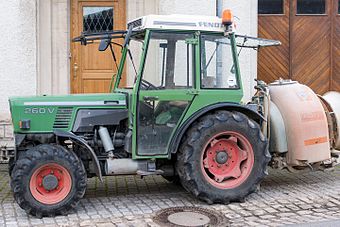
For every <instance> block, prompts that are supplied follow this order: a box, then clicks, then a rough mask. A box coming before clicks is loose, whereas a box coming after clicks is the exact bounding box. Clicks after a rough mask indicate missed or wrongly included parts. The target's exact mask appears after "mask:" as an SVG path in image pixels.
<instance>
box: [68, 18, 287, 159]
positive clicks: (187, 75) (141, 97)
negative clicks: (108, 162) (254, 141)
mask: <svg viewBox="0 0 340 227" xmlns="http://www.w3.org/2000/svg"><path fill="white" fill-rule="evenodd" d="M222 21H223V23H222ZM127 27H128V30H127V31H113V32H107V33H105V34H82V36H80V37H77V38H76V39H74V41H78V42H81V43H82V44H83V45H86V44H88V43H89V42H91V41H93V40H97V39H100V40H101V45H100V46H99V50H100V51H105V50H106V49H107V48H108V47H110V50H111V52H112V56H113V60H114V61H115V63H116V66H117V71H118V73H117V75H114V77H113V79H114V81H112V83H111V84H112V87H111V88H110V90H111V91H112V92H114V93H124V94H126V95H127V99H128V100H129V101H128V104H129V105H130V106H129V108H128V109H129V112H130V114H129V118H130V119H129V124H130V125H129V129H130V132H129V133H128V134H127V135H128V136H129V137H128V138H129V140H128V141H129V143H128V146H127V149H128V150H129V151H130V152H131V153H132V154H134V157H136V158H138V157H154V156H158V157H169V155H170V152H169V150H171V139H172V138H174V136H176V131H177V133H178V132H179V131H180V130H179V128H180V126H181V123H183V122H184V121H185V120H188V118H189V116H191V115H192V114H193V113H195V112H197V111H198V110H199V109H200V108H201V106H209V105H213V104H216V103H223V102H225V98H226V97H228V99H229V100H230V102H232V103H235V104H237V103H239V102H240V100H241V99H242V97H243V90H242V80H241V75H240V68H239V62H238V56H239V54H240V52H239V51H238V50H237V48H238V47H241V48H258V47H259V46H265V45H279V44H280V42H278V41H271V40H263V39H258V38H251V37H246V36H239V35H236V34H235V26H234V23H233V21H232V17H231V15H227V16H226V18H225V19H223V20H222V19H221V18H218V17H209V16H189V15H166V16H165V15H149V16H144V17H141V18H137V19H135V20H133V21H131V22H129V23H128V25H127ZM116 39H124V41H123V45H121V44H119V43H122V42H119V41H116ZM112 45H118V46H120V47H121V50H122V51H121V55H122V57H121V61H120V63H119V64H118V63H117V62H116V59H117V57H116V55H117V53H114V52H113V50H114V48H112Z"/></svg>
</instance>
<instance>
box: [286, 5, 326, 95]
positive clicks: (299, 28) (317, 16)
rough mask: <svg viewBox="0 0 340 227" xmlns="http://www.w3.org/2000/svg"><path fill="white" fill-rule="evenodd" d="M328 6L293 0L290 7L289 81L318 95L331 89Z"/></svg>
mask: <svg viewBox="0 0 340 227" xmlns="http://www.w3.org/2000/svg"><path fill="white" fill-rule="evenodd" d="M330 3H331V1H330V0H294V1H292V5H291V17H290V20H291V22H290V23H291V25H290V29H291V37H290V39H291V40H290V45H291V63H290V64H291V78H292V79H293V80H297V81H299V82H301V83H303V84H306V85H308V86H310V87H311V88H312V89H313V90H314V91H316V92H317V93H319V94H324V93H325V92H327V91H328V90H329V89H330V78H331V45H330V44H331V15H330V11H331V4H330Z"/></svg>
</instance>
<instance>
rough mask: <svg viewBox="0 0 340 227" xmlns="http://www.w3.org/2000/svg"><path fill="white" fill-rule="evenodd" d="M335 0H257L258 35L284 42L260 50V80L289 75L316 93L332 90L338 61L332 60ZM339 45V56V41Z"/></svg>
mask: <svg viewBox="0 0 340 227" xmlns="http://www.w3.org/2000/svg"><path fill="white" fill-rule="evenodd" d="M336 2H338V1H337V0H259V36H260V37H264V38H269V39H278V40H280V41H281V42H282V44H283V45H282V46H281V47H273V48H268V49H265V48H264V49H262V50H260V51H259V55H258V62H259V63H258V77H259V79H261V80H264V81H266V82H272V81H273V80H277V79H279V78H290V79H292V80H297V81H299V82H300V83H303V84H306V85H308V86H310V87H311V88H312V89H313V90H314V91H315V92H317V93H319V94H323V93H325V92H327V91H329V90H332V89H334V85H333V84H336V80H335V74H334V73H335V72H334V70H335V65H336V64H337V62H338V61H339V60H340V59H339V58H338V60H337V61H334V48H333V43H334V42H336V37H335V36H334V35H335V33H334V29H335V28H336V27H335V23H334V18H335V16H334V14H335V12H337V10H338V9H337V8H336V7H337V5H338V4H336ZM278 8H279V10H277V9H278ZM339 30H340V26H339ZM339 36H340V35H339ZM338 46H339V57H340V43H339V45H338ZM339 71H340V64H339Z"/></svg>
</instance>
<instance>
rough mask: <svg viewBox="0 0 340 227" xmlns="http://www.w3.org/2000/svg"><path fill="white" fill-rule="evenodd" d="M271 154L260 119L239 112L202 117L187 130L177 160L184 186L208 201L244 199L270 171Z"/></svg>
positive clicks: (219, 112)
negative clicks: (257, 120) (256, 121)
mask: <svg viewBox="0 0 340 227" xmlns="http://www.w3.org/2000/svg"><path fill="white" fill-rule="evenodd" d="M269 160H270V154H269V152H268V148H267V139H266V138H265V137H264V136H263V135H262V133H261V130H260V127H259V125H258V124H257V123H255V122H254V121H252V120H250V119H249V118H248V117H247V116H245V115H244V114H241V113H238V112H229V111H218V112H216V113H214V114H209V115H207V116H204V117H202V118H201V119H200V120H199V121H198V122H197V123H195V124H194V125H193V126H192V128H191V129H190V130H189V131H188V133H187V136H186V139H185V141H184V142H183V144H182V146H181V148H180V150H179V154H178V160H177V172H178V175H179V176H180V178H181V183H182V185H183V186H184V188H185V189H187V190H188V191H189V192H191V193H193V194H194V195H195V196H197V197H198V198H199V199H201V200H204V201H206V202H208V203H229V202H232V201H243V200H244V198H245V197H246V196H247V195H248V194H250V193H252V192H254V191H255V190H256V187H257V185H258V184H259V183H260V181H261V180H262V179H263V178H264V177H265V176H266V174H267V171H266V169H267V165H268V162H269Z"/></svg>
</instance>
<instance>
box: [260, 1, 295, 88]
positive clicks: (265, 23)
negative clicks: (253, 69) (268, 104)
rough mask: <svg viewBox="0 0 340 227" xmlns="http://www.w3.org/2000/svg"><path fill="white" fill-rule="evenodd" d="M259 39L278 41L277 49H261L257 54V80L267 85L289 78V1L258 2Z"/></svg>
mask: <svg viewBox="0 0 340 227" xmlns="http://www.w3.org/2000/svg"><path fill="white" fill-rule="evenodd" d="M258 32H259V37H263V38H267V39H274V40H280V41H281V43H282V45H281V46H278V47H270V48H262V49H260V50H259V53H258V78H259V79H261V80H264V81H265V82H267V83H270V82H273V81H274V80H277V79H278V78H284V79H288V78H289V1H283V0H281V1H280V0H278V1H277V0H274V1H272V0H260V1H259V17H258Z"/></svg>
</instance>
